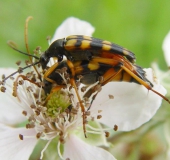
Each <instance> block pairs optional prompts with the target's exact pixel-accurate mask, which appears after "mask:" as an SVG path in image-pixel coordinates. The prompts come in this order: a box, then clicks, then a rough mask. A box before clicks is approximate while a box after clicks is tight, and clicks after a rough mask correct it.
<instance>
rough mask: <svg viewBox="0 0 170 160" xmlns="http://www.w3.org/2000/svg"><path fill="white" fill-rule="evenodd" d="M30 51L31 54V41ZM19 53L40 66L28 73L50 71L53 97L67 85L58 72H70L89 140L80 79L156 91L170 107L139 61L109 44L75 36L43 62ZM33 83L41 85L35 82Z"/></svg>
mask: <svg viewBox="0 0 170 160" xmlns="http://www.w3.org/2000/svg"><path fill="white" fill-rule="evenodd" d="M27 23H28V22H26V25H27ZM26 33H27V27H26ZM26 36H27V34H25V37H26ZM25 39H26V38H25ZM10 46H11V47H12V48H13V49H14V50H16V51H19V50H18V49H16V48H15V47H14V46H12V45H10ZM26 48H27V51H28V46H27V40H26ZM19 52H20V53H23V54H25V55H28V56H30V57H34V58H35V59H37V60H38V61H37V62H34V63H32V64H31V65H29V66H26V67H24V68H22V69H26V68H28V67H30V66H34V68H35V69H36V67H35V65H37V64H41V66H42V68H43V69H44V70H46V71H45V73H44V77H43V81H45V82H47V86H45V87H44V90H45V92H49V93H51V92H53V91H56V90H57V89H58V88H59V89H61V88H62V87H63V85H62V84H61V83H60V80H61V78H60V76H59V75H58V73H56V72H55V70H56V69H61V68H62V66H65V67H66V68H67V69H68V73H69V75H70V84H71V85H72V86H73V87H74V89H75V92H76V94H77V98H78V100H79V103H80V107H81V111H82V114H83V129H84V134H85V137H86V129H85V120H86V116H85V111H86V110H85V108H84V106H83V104H82V100H81V98H80V96H79V93H78V90H77V86H76V81H77V76H80V75H82V76H83V78H82V79H81V82H82V83H84V84H86V85H89V84H93V83H95V82H97V81H98V79H99V77H102V78H103V80H102V81H101V82H100V84H101V85H102V86H104V85H105V84H107V83H108V82H111V81H127V82H135V83H138V84H141V85H143V86H145V87H146V88H147V89H148V90H151V91H153V92H154V93H156V94H157V95H159V96H160V97H162V98H163V99H165V100H166V101H168V102H169V103H170V101H169V100H168V99H167V98H166V97H164V96H163V95H162V94H160V93H159V92H157V91H155V90H153V89H152V88H153V85H152V83H151V82H150V81H149V80H148V79H147V78H146V77H145V71H144V70H143V69H142V68H141V67H139V66H137V65H135V64H134V62H135V60H136V58H135V55H134V53H132V52H131V51H129V50H127V49H125V48H123V47H121V46H118V45H116V44H114V43H111V42H109V41H105V40H100V39H96V38H92V37H89V36H83V35H72V36H68V37H67V38H63V39H58V40H56V41H54V42H53V43H52V44H51V45H50V46H49V48H48V49H47V50H46V51H45V52H44V53H42V55H41V56H40V58H39V57H37V56H33V55H30V54H29V51H28V53H24V52H21V51H19ZM63 56H66V58H67V60H66V61H63ZM54 57H55V58H57V60H58V62H56V63H55V64H54V65H52V66H50V67H49V68H48V67H47V64H48V62H49V61H50V58H54ZM17 72H19V71H16V72H14V73H13V74H11V75H9V76H8V77H6V78H5V79H3V81H5V80H7V79H8V78H9V77H11V76H12V75H14V74H16V73H17ZM20 77H21V78H23V79H25V80H28V81H30V80H29V79H27V78H26V77H24V76H21V75H20ZM17 80H18V78H17ZM40 80H41V77H40ZM33 83H34V84H36V85H38V84H37V83H35V82H33ZM53 83H55V84H58V86H59V87H58V86H57V87H56V88H55V87H52V88H50V87H51V86H52V85H51V84H53ZM47 88H48V89H47ZM49 88H50V89H49ZM90 92H91V93H92V92H93V90H90ZM91 93H89V94H91Z"/></svg>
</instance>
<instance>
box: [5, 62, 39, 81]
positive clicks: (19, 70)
mask: <svg viewBox="0 0 170 160" xmlns="http://www.w3.org/2000/svg"><path fill="white" fill-rule="evenodd" d="M39 63H40V61H38V62H35V63H32V64H30V65H28V66H26V67H23V68H22V67H20V68H19V69H18V70H17V71H16V72H13V73H12V74H10V75H9V76H7V77H5V78H4V79H3V80H2V82H5V81H6V80H7V79H8V78H10V77H11V76H13V75H15V74H16V73H21V72H22V71H23V70H25V69H26V68H29V67H31V66H34V65H37V64H39Z"/></svg>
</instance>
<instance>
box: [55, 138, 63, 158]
mask: <svg viewBox="0 0 170 160" xmlns="http://www.w3.org/2000/svg"><path fill="white" fill-rule="evenodd" d="M60 144H61V143H60V141H58V145H57V150H58V155H59V157H60V158H61V159H64V158H63V156H62V155H61V150H60Z"/></svg>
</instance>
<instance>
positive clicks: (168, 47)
mask: <svg viewBox="0 0 170 160" xmlns="http://www.w3.org/2000/svg"><path fill="white" fill-rule="evenodd" d="M162 49H163V51H164V56H165V61H166V63H167V65H168V66H170V31H169V33H168V34H167V35H166V37H165V39H164V41H163V45H162Z"/></svg>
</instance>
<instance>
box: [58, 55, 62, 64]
mask: <svg viewBox="0 0 170 160" xmlns="http://www.w3.org/2000/svg"><path fill="white" fill-rule="evenodd" d="M57 58H58V62H61V61H62V60H63V55H61V54H58V55H57Z"/></svg>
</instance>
